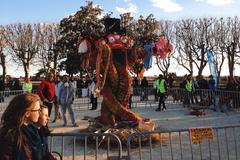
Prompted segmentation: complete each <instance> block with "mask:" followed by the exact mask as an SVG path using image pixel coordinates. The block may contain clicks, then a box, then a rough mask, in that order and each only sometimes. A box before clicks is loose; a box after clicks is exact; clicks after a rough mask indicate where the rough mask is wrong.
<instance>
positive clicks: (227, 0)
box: [195, 0, 235, 6]
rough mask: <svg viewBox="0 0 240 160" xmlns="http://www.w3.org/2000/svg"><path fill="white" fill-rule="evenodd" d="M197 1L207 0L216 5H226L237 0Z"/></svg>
mask: <svg viewBox="0 0 240 160" xmlns="http://www.w3.org/2000/svg"><path fill="white" fill-rule="evenodd" d="M195 1H196V2H206V3H209V4H211V5H214V6H225V5H228V4H232V3H234V2H235V0H195Z"/></svg>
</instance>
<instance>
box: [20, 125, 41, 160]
mask: <svg viewBox="0 0 240 160" xmlns="http://www.w3.org/2000/svg"><path fill="white" fill-rule="evenodd" d="M21 131H22V132H23V133H24V135H25V136H26V144H27V145H28V147H29V149H30V151H31V155H32V159H33V160H42V152H41V150H42V143H41V138H40V136H39V134H38V130H37V128H36V127H35V126H34V125H33V124H29V125H27V126H26V125H23V126H22V127H21ZM24 153H25V152H24V150H23V148H21V150H20V151H19V152H18V158H17V159H18V160H26V158H25V154H24Z"/></svg>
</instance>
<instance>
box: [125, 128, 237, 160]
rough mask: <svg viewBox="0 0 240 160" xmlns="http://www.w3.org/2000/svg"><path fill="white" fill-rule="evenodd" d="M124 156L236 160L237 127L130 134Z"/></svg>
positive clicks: (134, 158) (133, 159) (158, 159)
mask: <svg viewBox="0 0 240 160" xmlns="http://www.w3.org/2000/svg"><path fill="white" fill-rule="evenodd" d="M154 134H155V135H156V134H157V135H158V136H159V138H160V141H159V142H158V143H157V142H156V143H153V139H152V138H151V135H154ZM143 139H144V141H145V142H144V143H143V141H142V140H143ZM143 145H145V146H143ZM127 155H128V160H148V159H149V160H199V159H201V160H239V159H240V125H239V124H238V125H232V126H222V127H212V128H211V127H206V128H192V129H177V130H172V129H171V130H158V131H149V132H141V133H133V134H131V135H130V136H129V137H128V139H127Z"/></svg>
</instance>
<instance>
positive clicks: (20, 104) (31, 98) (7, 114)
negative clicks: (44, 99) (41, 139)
mask: <svg viewBox="0 0 240 160" xmlns="http://www.w3.org/2000/svg"><path fill="white" fill-rule="evenodd" d="M38 101H39V96H38V95H37V94H33V93H25V94H21V95H18V96H16V97H14V98H13V99H12V100H11V101H10V103H9V105H8V106H7V108H6V110H5V111H4V113H3V115H2V118H1V124H0V126H1V129H0V136H3V137H4V136H6V135H7V134H9V133H10V134H12V135H15V136H16V137H17V146H18V147H19V148H20V147H21V145H22V144H23V141H24V136H23V133H22V132H21V130H20V129H21V126H22V125H23V124H24V121H25V119H26V117H25V115H26V112H27V111H29V110H31V109H32V108H33V107H34V106H33V104H34V103H36V102H38Z"/></svg>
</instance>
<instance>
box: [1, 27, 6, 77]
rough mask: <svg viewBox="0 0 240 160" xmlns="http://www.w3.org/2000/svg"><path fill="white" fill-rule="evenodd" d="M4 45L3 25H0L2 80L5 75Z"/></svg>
mask: <svg viewBox="0 0 240 160" xmlns="http://www.w3.org/2000/svg"><path fill="white" fill-rule="evenodd" d="M5 46H6V43H5V39H4V35H3V26H0V65H1V66H2V70H3V72H2V76H3V80H5V77H6V62H5V60H6V56H5V54H4V52H3V50H4V48H5Z"/></svg>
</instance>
